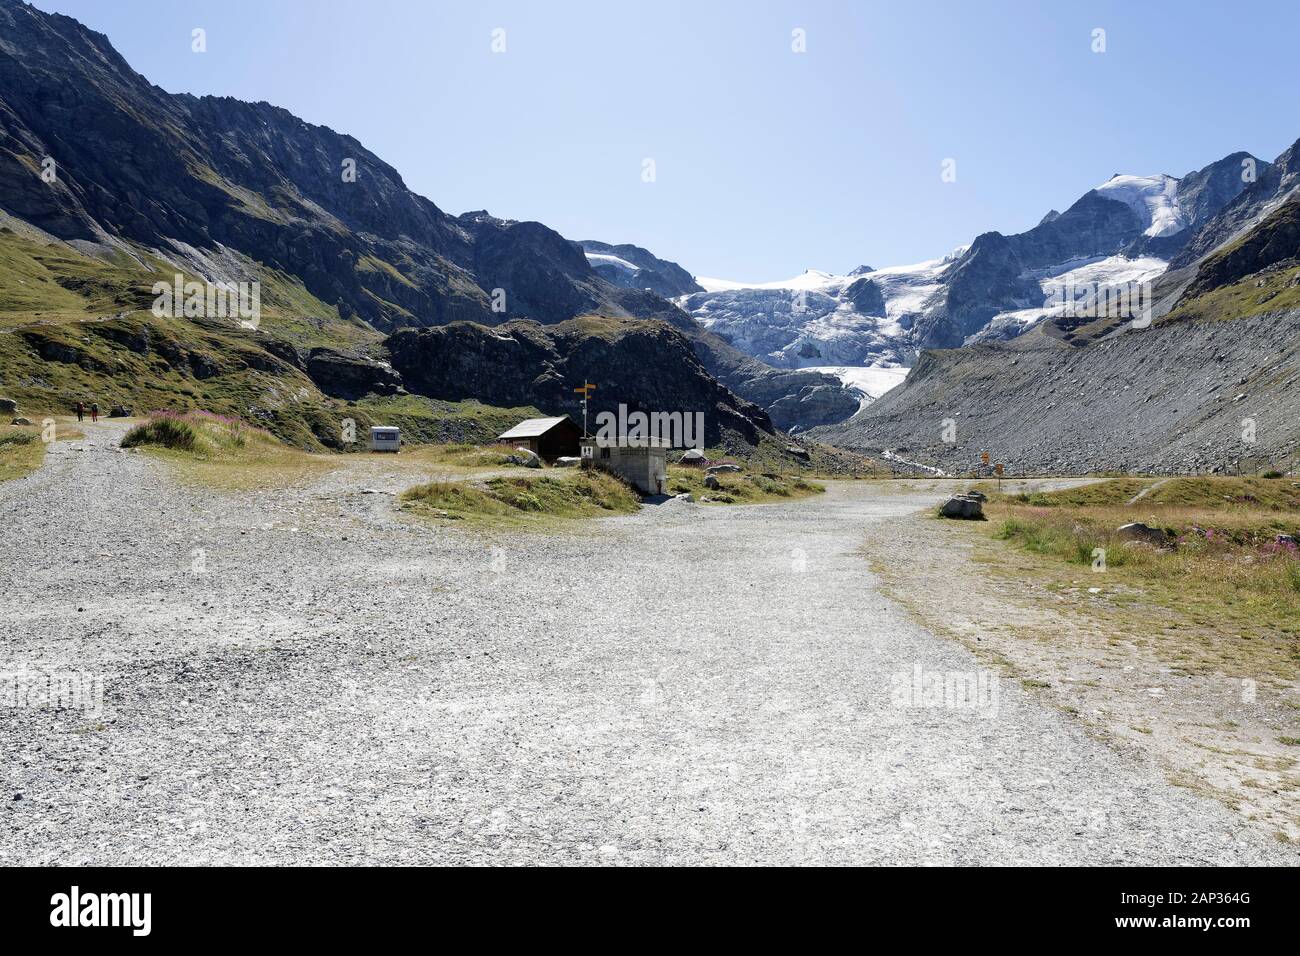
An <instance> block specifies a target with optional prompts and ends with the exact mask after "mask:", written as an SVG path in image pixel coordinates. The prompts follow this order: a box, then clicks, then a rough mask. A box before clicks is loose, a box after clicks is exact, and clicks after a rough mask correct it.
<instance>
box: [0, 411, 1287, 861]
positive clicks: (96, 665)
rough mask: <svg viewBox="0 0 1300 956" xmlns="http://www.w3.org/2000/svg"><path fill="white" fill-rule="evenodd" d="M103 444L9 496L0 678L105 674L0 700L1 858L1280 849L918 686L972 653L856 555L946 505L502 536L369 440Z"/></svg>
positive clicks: (925, 494)
mask: <svg viewBox="0 0 1300 956" xmlns="http://www.w3.org/2000/svg"><path fill="white" fill-rule="evenodd" d="M122 431H123V429H122V428H121V426H119V425H117V424H115V423H104V424H101V425H99V426H90V425H87V426H86V432H87V439H86V440H85V441H83V442H67V443H57V444H55V445H54V446H53V447H51V449H50V450H49V452H48V454H47V458H46V463H45V465H44V467H43V468H42V469H41V470H40V471H39V472H37V473H36V474H34V475H32V476H30V477H28V478H25V479H22V480H18V481H12V482H8V483H6V484H3V485H0V520H2V521H3V528H4V548H3V553H2V555H0V594H3V596H4V598H3V602H2V604H0V662H4V663H5V666H6V667H7V668H8V669H9V670H11V671H12V670H17V669H21V668H27V669H29V670H30V669H32V668H37V667H44V668H48V669H52V670H56V671H69V670H79V671H82V672H85V673H87V674H90V675H99V676H102V680H103V685H104V709H103V712H102V713H99V714H97V713H93V712H87V711H83V710H78V709H62V710H58V709H54V708H51V707H45V706H32V703H33V701H32V700H31V699H30V698H29V699H28V701H27V705H26V706H17V707H15V706H11V705H12V703H13V701H8V702H6V704H5V706H4V708H3V709H0V746H2V747H3V750H4V754H5V765H4V766H5V776H4V791H3V793H0V862H3V863H10V864H12V863H28V864H39V863H60V864H78V863H104V864H118V863H145V864H148V863H183V862H210V863H257V862H267V863H625V864H626V863H887V864H910V863H955V864H977V863H982V864H1003V863H1046V864H1078V863H1095V864H1107V863H1144V864H1170V863H1211V864H1230V863H1238V864H1254V863H1293V862H1294V861H1295V860H1294V852H1293V851H1289V850H1288V849H1287V848H1285V847H1283V846H1280V845H1278V844H1275V843H1274V842H1272V841H1271V840H1270V838H1269V837H1268V835H1267V834H1264V833H1262V832H1260V831H1258V830H1256V829H1253V828H1251V827H1249V826H1247V825H1244V824H1242V823H1241V822H1239V821H1238V820H1237V819H1236V818H1235V817H1234V816H1233V815H1232V814H1230V813H1229V812H1228V811H1227V810H1226V809H1224V808H1223V807H1221V806H1219V805H1218V804H1217V803H1214V802H1213V801H1211V800H1208V799H1205V798H1202V797H1200V796H1197V795H1196V794H1194V793H1191V792H1188V791H1183V790H1180V789H1178V788H1174V787H1171V786H1169V785H1168V784H1166V783H1165V782H1164V781H1163V780H1162V779H1161V778H1160V777H1159V775H1158V774H1156V773H1155V772H1153V771H1151V770H1150V769H1147V768H1145V767H1144V766H1142V765H1140V764H1137V763H1136V762H1130V761H1127V760H1126V759H1125V758H1124V757H1122V756H1119V755H1117V754H1116V753H1114V752H1113V751H1111V750H1110V749H1108V748H1107V747H1106V746H1105V745H1103V744H1101V743H1099V742H1097V741H1095V740H1093V739H1091V738H1090V737H1088V736H1087V735H1086V734H1085V733H1084V731H1083V730H1082V729H1081V728H1080V727H1079V726H1078V725H1077V724H1075V723H1073V722H1071V721H1070V720H1069V719H1068V718H1066V717H1065V716H1063V715H1061V714H1058V713H1057V712H1055V711H1052V710H1050V709H1048V708H1046V707H1044V706H1042V705H1041V704H1039V703H1037V702H1036V701H1035V700H1033V699H1032V698H1031V697H1030V696H1029V695H1028V694H1027V693H1026V692H1025V691H1023V690H1022V689H1021V688H1020V687H1019V686H1018V685H1014V684H1011V683H1009V682H1006V681H1003V682H1001V683H1000V684H998V685H996V686H997V695H996V706H991V705H990V706H985V707H978V708H972V707H959V706H954V707H945V706H939V707H925V706H905V705H904V704H906V701H903V700H900V699H899V694H898V693H897V692H896V691H897V688H896V686H895V681H894V679H893V678H894V675H899V674H901V675H908V678H909V679H910V676H911V675H912V674H914V672H915V668H916V667H917V666H919V667H921V668H922V672H923V674H937V675H943V674H953V675H968V674H974V673H975V672H977V671H978V670H979V668H980V665H979V664H978V663H977V661H976V659H975V658H974V657H972V656H971V654H970V653H969V652H967V651H966V650H965V649H963V648H962V647H961V646H959V645H958V644H956V643H953V642H949V641H945V640H941V639H940V638H938V637H936V636H934V635H933V634H932V633H930V632H929V631H927V630H925V629H924V628H922V627H920V626H919V625H917V624H915V623H913V622H912V621H911V620H910V618H909V617H908V616H907V615H906V613H905V612H903V611H902V610H901V609H900V608H899V607H897V606H895V605H893V604H891V603H890V602H889V601H888V600H886V599H885V598H884V597H883V596H882V594H881V592H880V590H879V589H878V586H877V581H876V580H875V578H874V577H873V575H872V573H871V571H870V568H869V564H868V562H867V560H866V559H865V558H864V556H863V555H862V554H861V553H860V546H861V542H862V539H863V537H864V530H865V528H866V526H867V525H868V524H870V523H873V522H880V521H882V520H884V519H886V518H889V517H891V516H897V515H900V514H906V513H909V512H911V511H915V510H917V509H918V508H921V507H923V506H924V505H925V504H926V503H927V502H929V501H932V500H934V498H935V497H936V493H935V491H933V490H931V491H921V490H907V489H906V488H903V487H902V486H900V485H897V484H893V483H890V484H888V485H885V484H880V483H873V482H858V483H853V482H846V483H840V484H833V485H831V487H830V490H829V491H828V493H827V494H826V495H824V496H820V497H818V498H814V499H809V500H804V501H800V502H795V503H791V504H789V505H767V506H751V507H732V508H726V507H713V508H709V507H703V506H699V505H692V504H685V503H680V502H670V503H667V504H662V505H655V506H648V507H646V508H645V509H643V511H642V512H641V513H640V514H637V515H635V516H631V517H623V518H613V519H604V520H600V521H593V522H585V523H580V524H574V525H572V526H571V528H572V530H569V529H568V528H566V530H565V531H564V532H562V533H530V534H511V535H506V534H499V535H492V534H485V533H478V532H472V531H467V530H465V529H462V528H459V527H455V526H451V527H433V526H427V525H422V524H420V523H417V522H414V521H411V520H408V519H407V518H406V517H405V516H403V515H401V514H400V513H399V512H398V511H397V510H396V505H395V502H394V499H393V497H392V496H391V495H390V494H387V493H385V492H391V491H395V490H397V489H398V487H400V486H401V485H403V484H407V483H410V482H409V476H404V475H396V474H395V475H393V476H392V477H388V476H387V475H386V474H385V468H386V467H388V466H386V465H385V464H384V463H383V462H382V461H380V460H377V459H367V460H365V461H359V462H356V463H355V464H353V463H350V464H349V465H347V466H345V467H344V468H341V469H339V470H338V471H335V472H333V473H331V474H330V475H328V476H326V477H324V478H322V479H320V480H318V481H317V482H316V483H315V484H313V485H311V486H309V487H307V488H303V489H296V490H284V491H274V492H256V493H242V494H229V493H219V492H214V491H207V490H203V489H196V488H192V487H187V486H184V485H181V484H178V483H177V482H176V481H174V480H173V479H172V477H171V476H170V474H169V472H168V470H167V468H166V467H165V466H164V465H162V464H160V463H159V462H157V461H156V460H153V459H151V458H149V457H148V456H146V455H143V454H141V453H138V452H127V451H122V450H120V449H118V448H117V441H118V440H119V439H120V437H121V434H122ZM365 490H369V491H370V492H371V493H363V491H365ZM954 591H955V592H959V583H958V582H954Z"/></svg>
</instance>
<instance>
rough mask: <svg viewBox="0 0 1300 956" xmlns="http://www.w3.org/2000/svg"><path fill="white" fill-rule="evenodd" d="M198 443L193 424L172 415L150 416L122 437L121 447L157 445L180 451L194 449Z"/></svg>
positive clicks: (198, 445)
mask: <svg viewBox="0 0 1300 956" xmlns="http://www.w3.org/2000/svg"><path fill="white" fill-rule="evenodd" d="M200 444H201V443H200V441H199V435H198V432H196V431H195V430H194V426H193V425H191V424H190V423H189V422H187V421H182V420H181V419H179V418H172V417H163V418H151V419H150V420H149V421H147V422H145V423H144V424H143V425H136V426H135V427H134V428H132V429H131V430H130V431H129V432H127V433H126V436H125V437H124V438H123V439H122V447H123V448H136V447H138V446H140V445H158V446H159V447H162V448H175V449H178V450H180V451H195V450H197V449H198V448H199V447H200Z"/></svg>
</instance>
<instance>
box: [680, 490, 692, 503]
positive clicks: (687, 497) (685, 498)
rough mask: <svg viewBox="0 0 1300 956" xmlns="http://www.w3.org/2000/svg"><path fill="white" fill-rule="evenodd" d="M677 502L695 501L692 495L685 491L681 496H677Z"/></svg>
mask: <svg viewBox="0 0 1300 956" xmlns="http://www.w3.org/2000/svg"><path fill="white" fill-rule="evenodd" d="M675 500H677V501H694V500H695V499H694V498H693V497H691V494H690V493H689V492H685V491H684V492H682V493H681V494H680V495H677V496H676V497H675Z"/></svg>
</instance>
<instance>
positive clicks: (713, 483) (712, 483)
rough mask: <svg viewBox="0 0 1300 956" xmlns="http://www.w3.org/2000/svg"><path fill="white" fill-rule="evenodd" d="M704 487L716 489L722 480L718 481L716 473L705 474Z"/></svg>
mask: <svg viewBox="0 0 1300 956" xmlns="http://www.w3.org/2000/svg"><path fill="white" fill-rule="evenodd" d="M704 487H705V488H708V489H710V490H713V491H716V490H717V489H718V488H721V487H722V482H720V481H718V476H717V475H705V476H704Z"/></svg>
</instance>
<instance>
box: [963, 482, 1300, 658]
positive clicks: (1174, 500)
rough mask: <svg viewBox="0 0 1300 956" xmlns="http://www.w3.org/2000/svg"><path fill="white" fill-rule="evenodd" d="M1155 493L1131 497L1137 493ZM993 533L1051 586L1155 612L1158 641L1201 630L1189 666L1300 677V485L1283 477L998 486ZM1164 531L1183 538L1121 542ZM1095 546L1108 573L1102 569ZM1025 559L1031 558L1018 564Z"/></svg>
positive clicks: (1114, 606) (1151, 617)
mask: <svg viewBox="0 0 1300 956" xmlns="http://www.w3.org/2000/svg"><path fill="white" fill-rule="evenodd" d="M1144 487H1150V488H1151V490H1150V491H1149V493H1148V494H1147V495H1146V496H1145V497H1143V498H1142V499H1141V500H1139V501H1137V502H1135V503H1134V504H1132V505H1129V504H1127V502H1128V501H1130V500H1131V499H1132V498H1133V496H1134V495H1135V494H1137V492H1138V491H1139V490H1141V489H1142V488H1144ZM985 510H986V513H987V514H988V516H989V518H990V519H991V520H990V524H989V525H988V526H987V529H986V531H985V533H987V534H991V535H992V536H993V537H995V538H998V539H1002V540H1004V541H1006V542H1008V543H1010V544H1012V545H1014V546H1016V547H1017V548H1018V549H1019V550H1020V551H1021V552H1022V553H1024V554H1027V555H1028V556H1030V557H1032V559H1033V560H1032V561H1031V562H1029V564H1028V567H1029V568H1030V569H1032V570H1031V573H1034V574H1037V575H1041V576H1043V577H1046V578H1047V579H1048V580H1049V586H1052V587H1056V588H1060V589H1067V588H1071V587H1073V588H1074V589H1076V590H1077V588H1078V587H1079V586H1080V585H1081V584H1086V585H1092V586H1095V587H1099V588H1100V589H1101V591H1102V592H1104V593H1105V595H1106V602H1105V604H1106V607H1105V608H1104V610H1105V611H1115V610H1118V611H1120V612H1124V613H1125V614H1126V615H1127V614H1128V612H1132V616H1131V619H1137V618H1141V619H1143V620H1146V621H1148V625H1149V627H1150V632H1151V633H1150V639H1151V640H1155V641H1160V640H1162V638H1163V636H1164V635H1167V634H1176V633H1178V632H1184V636H1186V634H1188V633H1191V634H1195V635H1196V638H1195V640H1194V641H1193V642H1192V643H1193V646H1194V647H1195V650H1194V651H1191V652H1189V653H1190V654H1191V655H1192V657H1191V658H1189V659H1188V660H1187V661H1186V662H1185V666H1187V667H1189V668H1195V667H1198V666H1214V667H1218V668H1220V669H1224V670H1225V672H1227V673H1236V672H1238V671H1241V672H1243V673H1246V674H1247V675H1249V672H1250V670H1251V669H1252V668H1254V669H1258V670H1262V671H1264V672H1268V673H1271V674H1274V675H1276V676H1279V677H1283V678H1285V679H1294V678H1295V677H1296V676H1297V675H1298V674H1300V555H1297V553H1296V552H1295V550H1293V549H1291V548H1288V547H1287V546H1285V545H1279V544H1277V542H1276V538H1277V535H1279V534H1292V535H1300V487H1297V483H1296V482H1293V481H1292V480H1290V479H1287V478H1280V479H1262V478H1176V479H1173V480H1170V481H1168V482H1166V483H1162V484H1159V485H1158V486H1156V485H1155V484H1154V483H1152V482H1150V481H1145V480H1137V479H1119V480H1115V481H1109V482H1104V483H1100V484H1097V485H1093V486H1087V487H1084V488H1079V489H1072V490H1068V491H1059V492H1047V493H1040V494H1033V495H1020V496H1011V495H993V496H992V497H991V498H990V501H989V502H988V504H987V506H986V509H985ZM1134 521H1137V522H1142V523H1144V524H1147V525H1149V526H1151V527H1155V528H1160V529H1165V530H1167V531H1168V532H1169V533H1170V536H1171V538H1172V540H1173V541H1174V542H1176V547H1171V548H1169V549H1155V548H1152V547H1149V546H1145V545H1136V544H1132V543H1126V542H1123V541H1121V540H1120V539H1119V538H1118V536H1117V535H1116V534H1115V529H1117V528H1118V527H1119V526H1120V525H1123V524H1127V523H1129V522H1134ZM1096 549H1103V550H1104V552H1105V556H1104V557H1105V570H1104V571H1103V572H1100V573H1096V572H1094V561H1095V560H1096V556H1097V551H1096ZM1016 563H1017V564H1019V565H1021V566H1022V569H1023V567H1024V565H1025V563H1024V562H1016Z"/></svg>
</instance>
